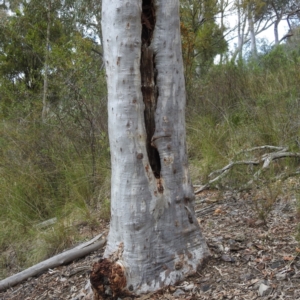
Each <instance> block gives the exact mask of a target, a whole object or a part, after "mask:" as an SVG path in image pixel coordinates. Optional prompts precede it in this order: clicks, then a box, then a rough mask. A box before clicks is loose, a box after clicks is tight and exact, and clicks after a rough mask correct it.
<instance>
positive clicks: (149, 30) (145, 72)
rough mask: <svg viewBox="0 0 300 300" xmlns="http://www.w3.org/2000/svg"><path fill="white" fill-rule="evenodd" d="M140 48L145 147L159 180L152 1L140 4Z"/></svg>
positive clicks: (153, 11) (147, 0)
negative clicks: (155, 142) (152, 44)
mask: <svg viewBox="0 0 300 300" xmlns="http://www.w3.org/2000/svg"><path fill="white" fill-rule="evenodd" d="M141 22H142V37H141V39H142V48H141V64H140V71H141V81H142V82H141V83H142V94H143V101H144V104H145V111H144V119H145V127H146V134H147V139H146V147H147V154H148V159H149V163H150V166H151V169H152V171H153V174H154V176H155V177H156V178H160V171H161V163H160V156H159V153H158V150H157V148H156V147H155V146H154V145H153V143H152V138H153V135H154V132H155V117H154V116H155V110H156V105H157V98H158V89H157V86H156V77H157V70H156V67H155V53H154V51H153V49H152V47H151V41H152V38H153V32H154V28H155V23H156V16H155V5H154V0H143V2H142V15H141Z"/></svg>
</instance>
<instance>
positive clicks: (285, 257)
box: [283, 255, 295, 261]
mask: <svg viewBox="0 0 300 300" xmlns="http://www.w3.org/2000/svg"><path fill="white" fill-rule="evenodd" d="M294 259H295V257H294V256H291V255H287V256H284V257H283V260H287V261H291V260H294Z"/></svg>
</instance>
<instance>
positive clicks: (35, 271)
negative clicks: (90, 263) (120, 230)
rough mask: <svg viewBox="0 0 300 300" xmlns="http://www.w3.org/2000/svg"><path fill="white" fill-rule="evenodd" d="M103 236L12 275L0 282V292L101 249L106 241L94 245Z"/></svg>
mask: <svg viewBox="0 0 300 300" xmlns="http://www.w3.org/2000/svg"><path fill="white" fill-rule="evenodd" d="M102 236H103V234H100V235H98V236H96V237H95V238H93V239H92V240H91V241H88V242H85V243H83V244H80V245H78V246H76V247H75V248H73V249H71V250H67V251H65V252H63V253H60V254H58V255H55V256H53V257H51V258H49V259H47V260H44V261H42V262H40V263H38V264H36V265H34V266H32V267H30V268H28V269H26V270H24V271H22V272H20V273H17V274H15V275H12V276H10V277H8V278H5V279H3V280H1V281H0V291H3V290H6V289H8V288H9V287H11V286H14V285H16V284H18V283H20V282H22V281H24V280H26V279H27V278H29V277H32V276H36V275H40V274H41V273H43V272H45V271H47V270H48V269H51V268H55V267H58V266H60V265H64V264H67V263H69V262H71V261H73V260H75V259H78V258H81V257H83V256H85V255H87V254H89V253H91V252H93V251H96V250H99V249H101V248H102V247H103V246H104V245H105V242H106V239H102V240H101V241H99V242H96V243H94V242H95V241H96V240H99V239H100V238H101V237H102Z"/></svg>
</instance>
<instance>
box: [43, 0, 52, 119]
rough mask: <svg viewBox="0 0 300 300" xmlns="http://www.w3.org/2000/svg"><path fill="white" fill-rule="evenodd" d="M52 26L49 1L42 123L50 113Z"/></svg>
mask: <svg viewBox="0 0 300 300" xmlns="http://www.w3.org/2000/svg"><path fill="white" fill-rule="evenodd" d="M50 26H51V0H50V1H49V5H48V11H47V32H46V47H45V51H46V53H45V65H44V72H45V74H44V89H43V110H42V121H43V122H45V121H46V118H47V114H48V111H49V104H48V101H47V100H48V99H47V96H48V68H49V66H48V64H49V47H50Z"/></svg>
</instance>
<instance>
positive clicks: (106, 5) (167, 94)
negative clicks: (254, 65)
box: [91, 0, 209, 296]
mask: <svg viewBox="0 0 300 300" xmlns="http://www.w3.org/2000/svg"><path fill="white" fill-rule="evenodd" d="M179 25H180V21H179V1H178V0H103V8H102V30H103V46H104V56H105V66H106V73H107V87H108V111H109V138H110V149H111V164H112V181H111V186H112V189H111V225H110V232H109V236H108V241H107V246H106V250H105V254H104V257H105V259H103V260H101V261H100V262H99V263H96V264H95V265H94V267H93V272H92V274H91V282H92V285H93V286H94V288H95V289H96V290H97V291H98V293H104V292H105V290H106V291H107V288H106V287H105V285H106V284H107V283H108V284H110V288H111V290H112V293H113V295H114V296H115V295H119V294H122V293H125V294H126V293H131V292H132V293H135V294H140V293H145V292H149V291H154V290H157V289H160V288H162V287H163V286H166V285H171V284H174V283H175V282H177V281H179V280H182V279H183V278H184V277H185V276H186V275H189V274H192V273H194V272H196V271H197V270H199V267H201V265H202V264H203V262H204V260H205V259H206V258H207V257H208V255H209V250H208V248H207V246H206V243H205V240H204V238H203V236H202V234H201V232H200V228H199V225H198V222H197V219H196V217H195V213H194V192H193V188H192V184H191V180H190V177H189V171H188V162H187V154H186V133H185V84H184V77H183V62H182V54H181V40H180V26H179Z"/></svg>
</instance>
